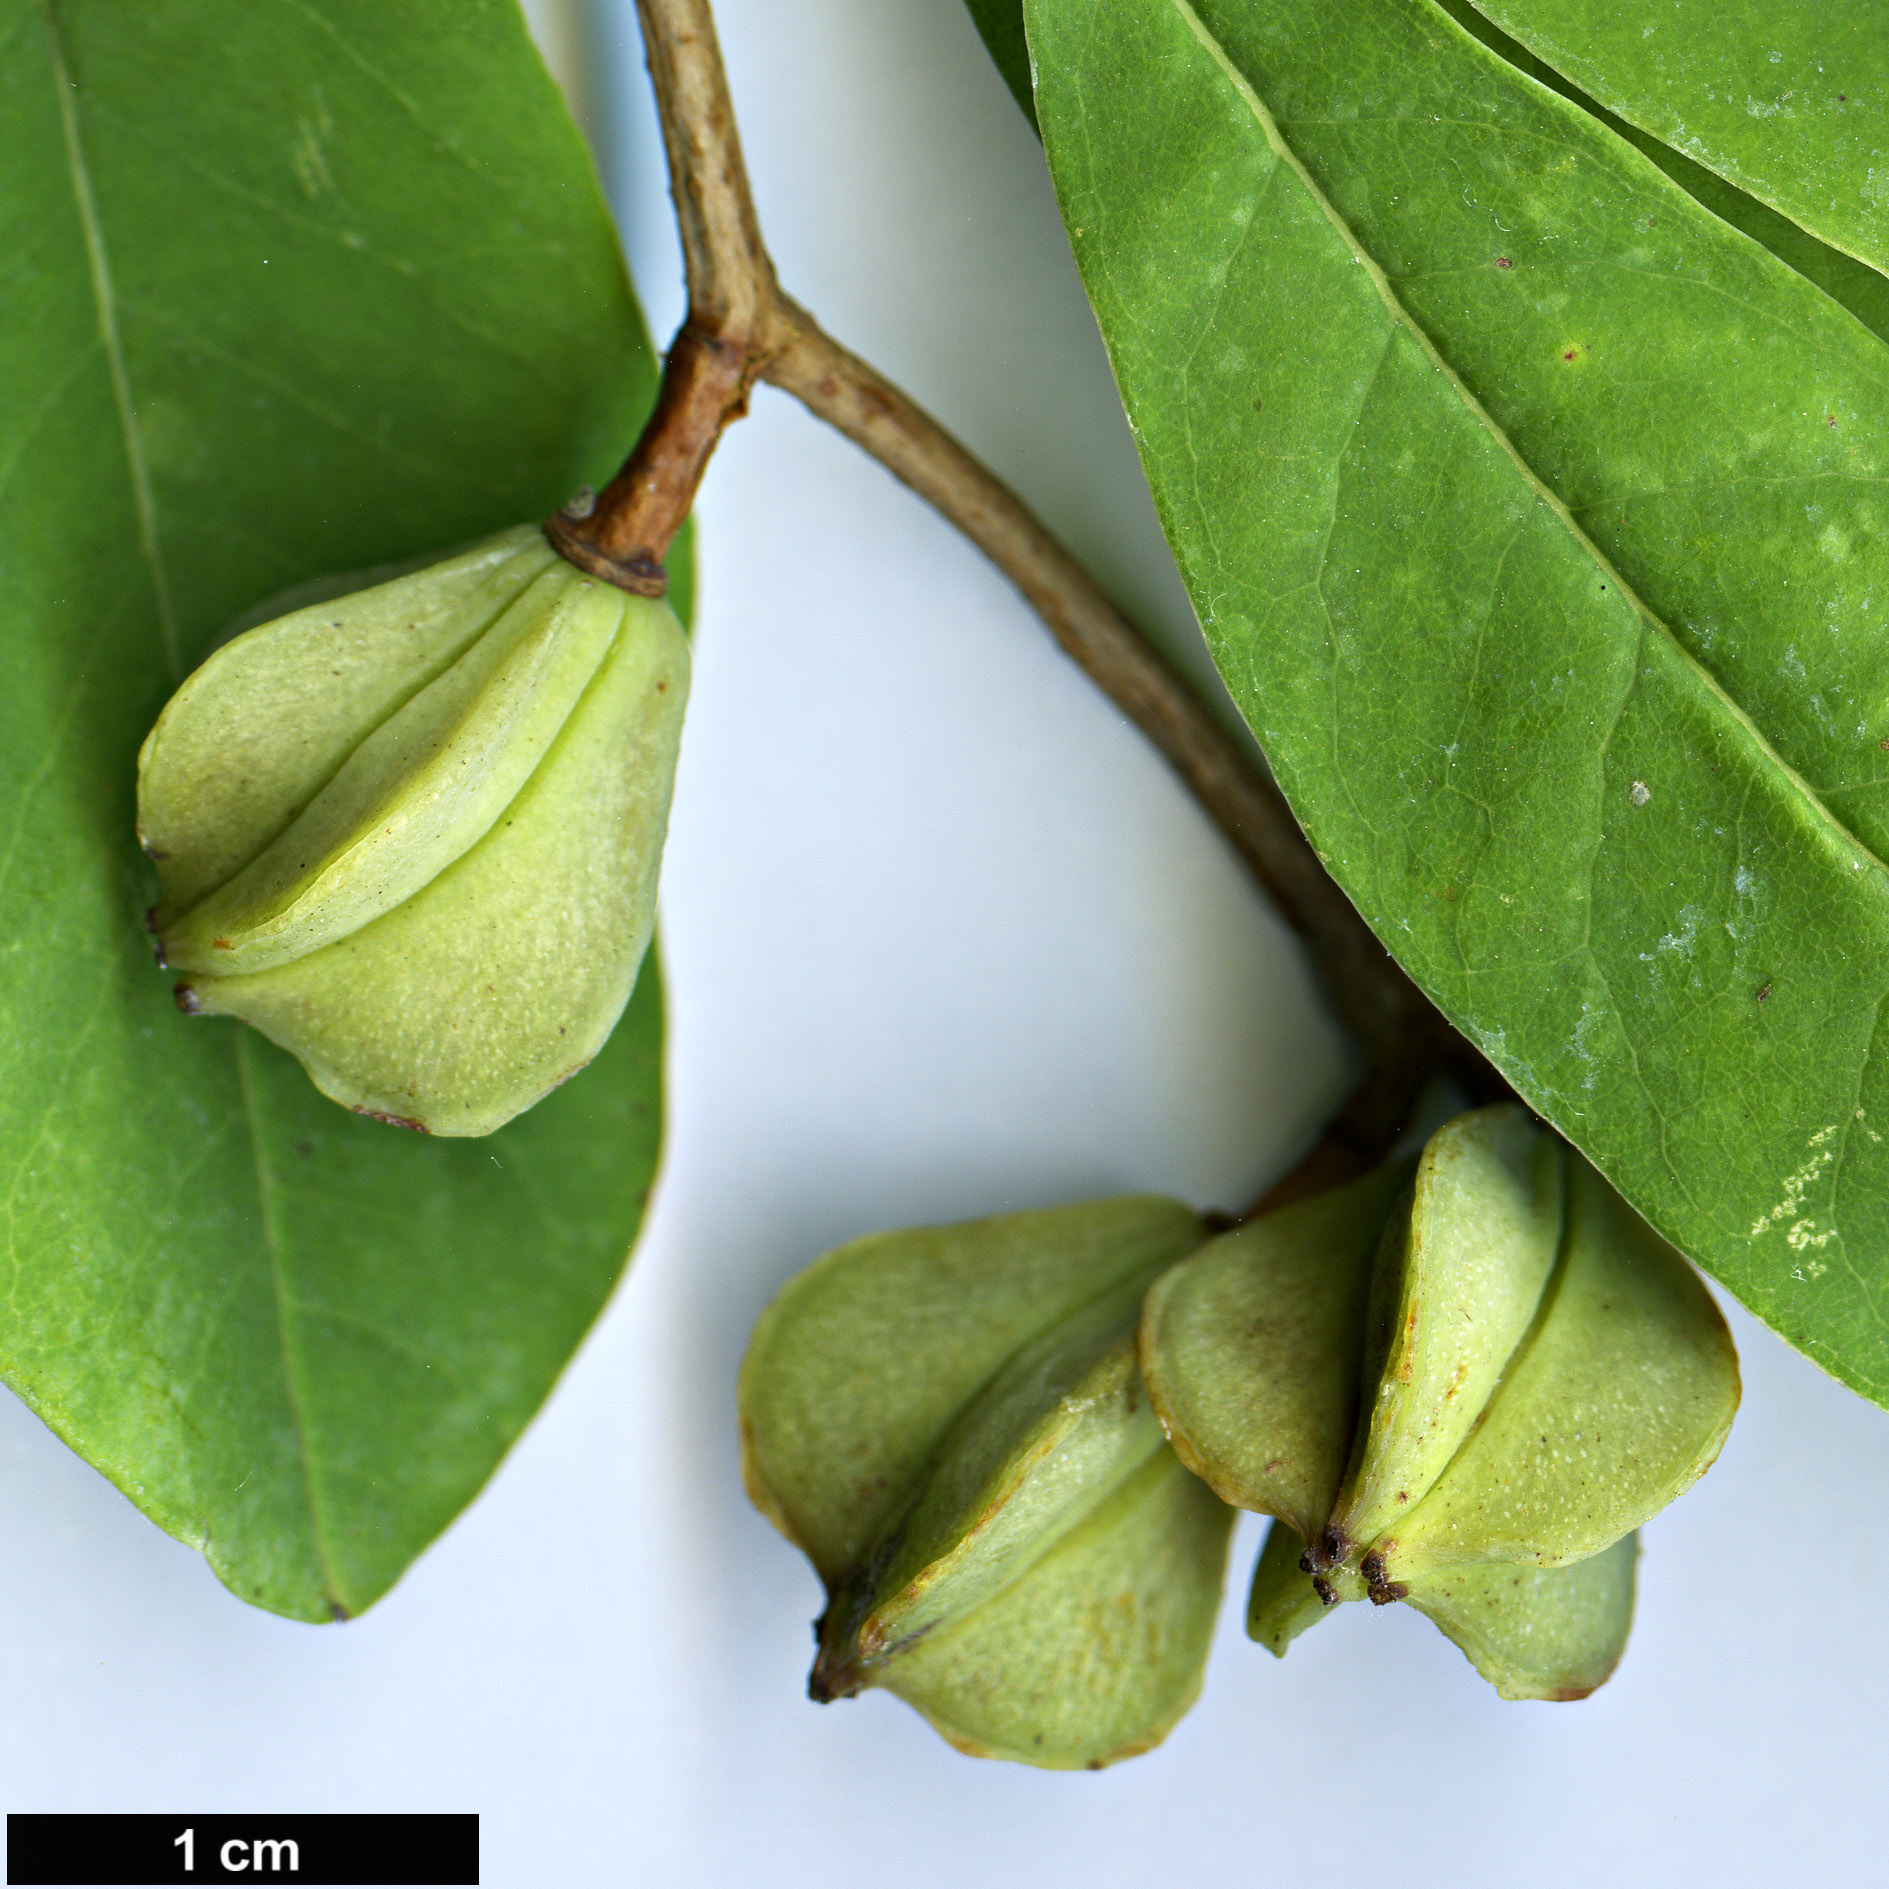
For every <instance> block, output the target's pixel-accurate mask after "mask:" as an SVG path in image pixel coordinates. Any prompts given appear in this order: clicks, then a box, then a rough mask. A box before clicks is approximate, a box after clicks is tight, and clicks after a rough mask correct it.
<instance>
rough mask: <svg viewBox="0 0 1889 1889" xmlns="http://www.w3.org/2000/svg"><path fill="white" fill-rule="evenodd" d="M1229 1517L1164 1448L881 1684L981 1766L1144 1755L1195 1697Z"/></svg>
mask: <svg viewBox="0 0 1889 1889" xmlns="http://www.w3.org/2000/svg"><path fill="white" fill-rule="evenodd" d="M1232 1521H1233V1511H1232V1510H1231V1509H1229V1508H1228V1507H1227V1506H1226V1505H1225V1504H1224V1503H1222V1502H1220V1501H1218V1500H1217V1499H1216V1498H1215V1497H1214V1495H1213V1493H1212V1491H1211V1490H1209V1489H1208V1488H1207V1486H1206V1485H1205V1484H1204V1483H1202V1482H1200V1481H1199V1480H1197V1479H1196V1478H1195V1477H1193V1476H1191V1475H1189V1474H1188V1472H1187V1471H1186V1470H1185V1469H1183V1468H1182V1467H1181V1464H1180V1462H1179V1460H1178V1459H1177V1458H1176V1457H1175V1455H1174V1452H1173V1451H1172V1450H1167V1449H1163V1450H1161V1451H1159V1452H1157V1453H1156V1454H1155V1455H1154V1456H1152V1457H1151V1458H1150V1459H1149V1460H1148V1461H1147V1462H1146V1463H1145V1464H1143V1466H1142V1467H1141V1468H1140V1469H1139V1470H1137V1471H1136V1472H1135V1474H1134V1475H1133V1476H1131V1477H1130V1478H1129V1479H1128V1481H1127V1482H1125V1483H1123V1484H1122V1486H1121V1487H1120V1488H1119V1489H1117V1490H1116V1492H1115V1493H1114V1494H1113V1495H1112V1496H1110V1497H1109V1499H1108V1500H1107V1501H1106V1502H1105V1503H1103V1504H1102V1506H1101V1507H1100V1508H1099V1509H1097V1510H1096V1511H1095V1512H1094V1514H1092V1515H1091V1516H1090V1517H1089V1518H1088V1519H1087V1520H1086V1521H1085V1522H1083V1523H1082V1524H1081V1525H1080V1526H1079V1527H1077V1528H1075V1529H1072V1530H1071V1531H1070V1533H1068V1534H1067V1535H1065V1536H1064V1537H1063V1538H1062V1540H1061V1541H1059V1542H1058V1543H1057V1544H1056V1546H1055V1547H1054V1548H1053V1549H1052V1550H1051V1551H1050V1552H1049V1553H1048V1554H1047V1555H1045V1556H1044V1557H1043V1559H1042V1560H1041V1561H1039V1562H1037V1564H1036V1565H1035V1566H1034V1567H1033V1568H1031V1570H1030V1571H1029V1573H1027V1574H1026V1575H1024V1577H1023V1578H1022V1579H1021V1580H1020V1581H1017V1582H1016V1583H1014V1584H1013V1585H1012V1586H1010V1587H1009V1588H1006V1589H1005V1590H1004V1592H1003V1593H1001V1594H999V1595H998V1596H997V1598H996V1599H995V1600H993V1601H990V1602H989V1603H987V1604H986V1605H985V1606H983V1607H980V1608H979V1609H978V1610H977V1611H976V1612H975V1613H973V1614H972V1615H970V1616H969V1618H967V1619H965V1620H962V1621H960V1622H959V1623H958V1624H957V1625H955V1626H952V1627H949V1628H946V1629H944V1630H942V1631H940V1632H938V1633H934V1634H931V1635H929V1636H928V1637H927V1638H925V1639H923V1640H921V1641H920V1642H919V1643H918V1644H917V1645H916V1646H914V1647H913V1648H912V1649H911V1650H910V1652H908V1653H907V1654H906V1655H905V1657H904V1658H903V1659H901V1660H900V1661H899V1663H898V1664H897V1665H896V1666H895V1667H894V1668H893V1669H892V1671H891V1673H890V1675H889V1676H888V1678H887V1681H886V1684H887V1687H888V1689H889V1690H891V1691H893V1692H896V1693H897V1694H898V1695H899V1697H900V1698H902V1699H904V1700H905V1701H906V1702H907V1703H908V1704H910V1705H915V1706H916V1707H917V1708H918V1709H919V1710H920V1711H921V1712H923V1713H924V1714H925V1716H926V1717H927V1718H928V1719H930V1720H931V1722H932V1723H933V1724H934V1725H935V1726H936V1727H937V1728H938V1730H939V1731H940V1732H942V1733H943V1734H944V1736H945V1737H947V1738H948V1739H950V1740H951V1742H952V1743H953V1744H954V1745H957V1746H958V1747H959V1748H960V1749H961V1750H964V1751H968V1752H971V1753H972V1754H973V1755H975V1756H978V1757H986V1758H1014V1759H1019V1760H1021V1761H1022V1762H1023V1763H1025V1764H1037V1765H1044V1766H1047V1767H1049V1768H1052V1769H1057V1770H1073V1769H1076V1768H1078V1767H1080V1768H1084V1769H1087V1770H1092V1771H1093V1770H1099V1769H1100V1768H1101V1767H1102V1766H1103V1765H1105V1764H1113V1763H1114V1762H1115V1761H1116V1760H1117V1759H1120V1758H1132V1757H1134V1756H1135V1755H1136V1754H1137V1753H1138V1752H1143V1751H1147V1750H1149V1749H1151V1748H1152V1747H1153V1746H1155V1745H1158V1744H1159V1743H1160V1742H1161V1740H1162V1739H1163V1738H1164V1737H1166V1736H1167V1734H1168V1732H1169V1731H1171V1730H1172V1729H1173V1727H1174V1725H1175V1723H1176V1722H1177V1721H1178V1720H1179V1719H1180V1717H1181V1716H1182V1714H1183V1713H1185V1712H1186V1711H1187V1709H1188V1707H1189V1706H1191V1705H1192V1704H1193V1703H1194V1700H1195V1699H1196V1698H1197V1697H1198V1696H1199V1693H1200V1682H1201V1673H1202V1671H1203V1669H1204V1668H1205V1666H1206V1663H1207V1647H1208V1643H1209V1642H1210V1640H1211V1639H1212V1637H1213V1625H1214V1616H1215V1614H1216V1612H1217V1611H1218V1609H1219V1604H1220V1588H1221V1583H1222V1581H1223V1580H1224V1578H1225V1571H1226V1553H1227V1539H1228V1534H1229V1531H1230V1529H1231V1526H1232Z"/></svg>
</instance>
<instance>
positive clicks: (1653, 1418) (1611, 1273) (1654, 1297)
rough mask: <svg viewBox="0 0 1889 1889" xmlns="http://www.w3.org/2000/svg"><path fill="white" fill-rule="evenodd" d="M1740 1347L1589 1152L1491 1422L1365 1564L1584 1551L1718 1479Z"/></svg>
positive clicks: (1376, 1572) (1394, 1571) (1575, 1164)
mask: <svg viewBox="0 0 1889 1889" xmlns="http://www.w3.org/2000/svg"><path fill="white" fill-rule="evenodd" d="M1738 1393H1739V1384H1738V1357H1737V1353H1736V1352H1735V1351H1734V1350H1733V1348H1732V1340H1731V1334H1730V1332H1729V1331H1727V1330H1726V1327H1725V1321H1724V1319H1723V1317H1722V1316H1721V1315H1720V1313H1719V1309H1718V1307H1717V1305H1716V1304H1715V1303H1714V1302H1713V1299H1712V1295H1711V1294H1710V1293H1709V1292H1707V1291H1706V1289H1705V1287H1704V1285H1703V1283H1702V1282H1701V1281H1700V1279H1699V1276H1698V1274H1697V1273H1695V1272H1694V1271H1693V1270H1692V1269H1691V1267H1689V1266H1688V1265H1687V1264H1686V1263H1685V1261H1684V1260H1683V1259H1681V1258H1680V1257H1679V1255H1678V1254H1677V1253H1675V1252H1674V1251H1673V1249H1672V1248H1671V1247H1670V1246H1668V1245H1667V1244H1666V1242H1665V1241H1664V1240H1662V1239H1661V1238H1660V1237H1659V1236H1658V1234H1656V1233H1655V1232H1654V1231H1653V1230H1652V1228H1650V1227H1649V1226H1648V1225H1647V1224H1646V1222H1645V1221H1644V1220H1642V1219H1641V1218H1640V1217H1639V1215H1638V1214H1636V1213H1635V1212H1634V1211H1633V1210H1632V1208H1630V1207H1629V1206H1628V1205H1627V1204H1626V1203H1625V1202H1624V1201H1623V1200H1622V1199H1621V1198H1620V1196H1619V1195H1618V1194H1616V1193H1615V1192H1614V1190H1613V1189H1612V1188H1611V1187H1609V1186H1608V1185H1607V1183H1606V1182H1605V1181H1604V1180H1602V1179H1601V1177H1600V1176H1599V1175H1598V1174H1596V1173H1595V1172H1594V1170H1593V1169H1592V1168H1591V1167H1589V1166H1588V1164H1587V1163H1586V1162H1585V1161H1583V1160H1582V1159H1581V1158H1580V1157H1579V1156H1578V1155H1575V1154H1573V1153H1572V1152H1570V1155H1569V1159H1568V1215H1567V1231H1566V1235H1565V1238H1564V1241H1563V1248H1562V1258H1561V1262H1560V1265H1559V1266H1558V1268H1557V1270H1556V1273H1555V1276H1554V1278H1553V1279H1552V1280H1551V1281H1550V1282H1549V1286H1548V1291H1547V1294H1546V1295H1545V1296H1544V1301H1543V1305H1542V1310H1541V1316H1540V1317H1539V1318H1538V1319H1537V1321H1536V1324H1535V1328H1534V1330H1533V1331H1532V1332H1531V1333H1530V1334H1529V1336H1528V1338H1527V1340H1526V1341H1525V1342H1524V1343H1523V1345H1522V1346H1521V1347H1520V1349H1519V1350H1518V1351H1517V1353H1516V1356H1515V1358H1514V1359H1513V1360H1512V1362H1511V1364H1510V1367H1509V1369H1508V1371H1507V1373H1506V1374H1505V1376H1504V1379H1503V1381H1502V1384H1501V1386H1500V1388H1499V1389H1498V1391H1497V1393H1496V1395H1495V1397H1494V1398H1493V1399H1492V1400H1491V1402H1490V1405H1489V1408H1488V1411H1487V1413H1486V1415H1485V1417H1484V1419H1483V1421H1482V1424H1481V1426H1480V1427H1479V1428H1478V1429H1477V1430H1476V1432H1475V1434H1474V1435H1473V1436H1471V1437H1470V1438H1469V1440H1468V1441H1467V1442H1466V1443H1465V1444H1464V1445H1463V1447H1462V1449H1461V1450H1460V1451H1459V1452H1458V1454H1457V1456H1456V1458H1455V1459H1454V1460H1453V1461H1452V1462H1451V1464H1450V1466H1449V1468H1448V1469H1447V1470H1446V1471H1445V1472H1444V1474H1443V1475H1442V1476H1441V1477H1440V1478H1439V1480H1438V1481H1437V1483H1436V1485H1435V1487H1434V1488H1432V1489H1431V1491H1430V1493H1429V1495H1428V1496H1427V1497H1426V1498H1425V1499H1424V1500H1423V1502H1422V1503H1421V1504H1420V1505H1418V1506H1417V1507H1416V1508H1415V1509H1414V1510H1413V1511H1412V1512H1411V1513H1410V1514H1409V1515H1408V1516H1407V1517H1404V1518H1403V1519H1401V1520H1400V1521H1399V1522H1398V1524H1397V1526H1396V1529H1395V1530H1394V1532H1392V1533H1390V1534H1386V1535H1384V1536H1381V1537H1380V1538H1379V1539H1378V1541H1377V1542H1376V1543H1375V1544H1373V1547H1372V1550H1371V1553H1370V1554H1369V1555H1367V1556H1366V1559H1365V1561H1364V1562H1363V1563H1362V1564H1361V1565H1363V1567H1364V1570H1365V1573H1366V1576H1367V1578H1370V1579H1374V1580H1376V1581H1378V1582H1380V1583H1382V1584H1386V1585H1389V1586H1392V1587H1395V1586H1397V1585H1399V1584H1408V1583H1409V1582H1411V1581H1412V1580H1413V1579H1414V1578H1416V1577H1417V1576H1419V1575H1421V1574H1423V1573H1426V1572H1428V1571H1429V1570H1432V1569H1439V1568H1445V1567H1451V1566H1459V1565H1462V1564H1465V1563H1471V1562H1486V1561H1522V1562H1535V1563H1538V1564H1540V1565H1542V1566H1552V1565H1556V1564H1558V1563H1563V1562H1570V1561H1581V1560H1585V1559H1586V1558H1587V1557H1588V1556H1590V1555H1594V1554H1597V1553H1599V1552H1600V1550H1601V1549H1603V1548H1605V1547H1608V1546H1610V1545H1611V1544H1612V1543H1614V1542H1616V1541H1618V1540H1619V1539H1620V1538H1621V1537H1622V1536H1623V1535H1625V1534H1627V1533H1628V1532H1629V1531H1631V1530H1633V1529H1635V1528H1638V1527H1639V1526H1640V1524H1641V1523H1642V1522H1645V1521H1647V1520H1648V1519H1650V1518H1651V1517H1652V1516H1654V1515H1656V1514H1658V1513H1659V1511H1660V1510H1661V1509H1663V1508H1664V1507H1665V1506H1666V1505H1667V1503H1669V1502H1671V1501H1672V1500H1674V1498H1675V1497H1677V1496H1680V1495H1683V1494H1684V1493H1685V1491H1686V1490H1687V1489H1689V1488H1691V1486H1692V1485H1693V1483H1695V1482H1696V1481H1698V1479H1699V1478H1700V1477H1701V1476H1702V1475H1704V1474H1705V1472H1706V1470H1707V1469H1709V1468H1710V1467H1711V1465H1712V1463H1713V1461H1714V1459H1715V1458H1716V1457H1717V1455H1718V1453H1719V1449H1720V1447H1721V1446H1722V1445H1723V1443H1724V1441H1725V1437H1726V1433H1727V1432H1728V1431H1729V1430H1730V1429H1731V1424H1732V1418H1733V1417H1734V1416H1735V1415H1736V1414H1737V1410H1738Z"/></svg>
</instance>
